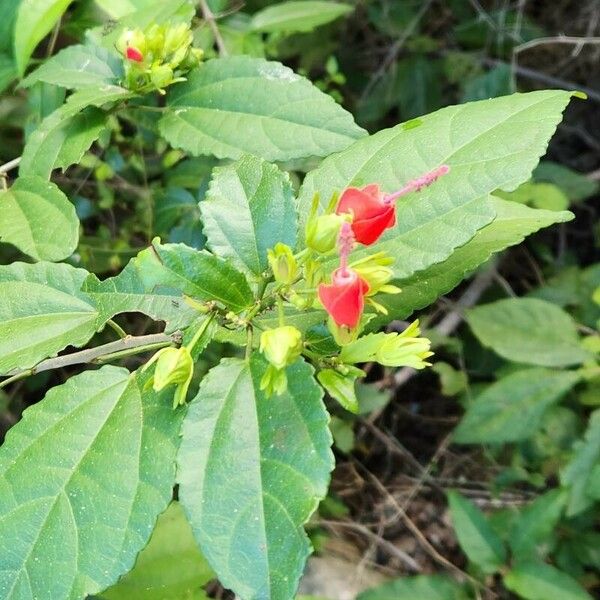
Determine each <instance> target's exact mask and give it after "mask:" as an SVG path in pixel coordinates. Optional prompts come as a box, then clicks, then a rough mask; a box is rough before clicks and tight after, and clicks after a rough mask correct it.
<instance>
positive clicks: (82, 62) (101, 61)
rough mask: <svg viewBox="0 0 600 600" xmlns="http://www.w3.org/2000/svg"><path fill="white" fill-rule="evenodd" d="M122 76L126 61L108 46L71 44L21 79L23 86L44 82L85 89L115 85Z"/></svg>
mask: <svg viewBox="0 0 600 600" xmlns="http://www.w3.org/2000/svg"><path fill="white" fill-rule="evenodd" d="M122 76H123V60H122V59H121V58H120V57H119V56H117V55H116V54H115V53H114V52H110V51H109V50H107V49H106V48H102V47H100V46H93V45H86V46H83V45H79V44H77V45H74V46H68V47H67V48H64V49H63V50H61V51H60V52H59V53H58V54H55V55H54V56H53V57H52V58H50V59H48V60H47V61H46V62H45V63H43V64H42V65H41V66H40V67H38V68H37V69H36V70H35V71H33V73H30V74H29V75H28V76H27V77H26V78H25V79H24V80H23V81H22V82H21V85H22V86H23V87H28V86H30V85H33V84H34V83H36V82H38V81H45V82H46V83H51V84H53V85H58V86H61V87H65V88H73V89H82V88H86V87H94V86H96V87H98V86H103V85H115V84H116V83H117V82H118V80H119V78H121V77H122Z"/></svg>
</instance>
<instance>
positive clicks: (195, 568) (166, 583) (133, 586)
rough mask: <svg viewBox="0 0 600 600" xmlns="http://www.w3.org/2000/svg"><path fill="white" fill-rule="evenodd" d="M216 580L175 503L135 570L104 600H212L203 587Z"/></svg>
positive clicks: (165, 514) (160, 523)
mask: <svg viewBox="0 0 600 600" xmlns="http://www.w3.org/2000/svg"><path fill="white" fill-rule="evenodd" d="M213 578H214V574H213V572H212V569H211V568H210V567H209V566H208V564H207V562H206V560H205V558H204V557H203V556H202V554H200V551H199V550H198V546H197V545H196V542H195V540H194V536H193V535H192V530H191V528H190V525H189V523H188V522H187V519H186V518H185V515H184V514H183V510H182V509H181V506H180V505H179V503H178V502H173V503H171V504H170V505H169V508H167V510H166V511H165V512H164V513H163V514H162V515H161V516H160V517H159V518H158V521H157V523H156V527H155V529H154V532H153V533H152V537H151V538H150V541H149V542H148V545H147V546H146V547H145V548H144V550H142V552H141V553H140V555H139V556H138V558H137V560H136V562H135V567H134V568H133V570H132V571H131V572H129V573H127V575H125V576H124V577H123V578H122V579H121V580H120V581H119V583H117V585H115V586H114V587H112V588H110V589H109V590H107V591H106V592H104V593H103V594H102V595H101V598H102V600H165V599H166V598H168V599H169V600H205V599H206V600H208V596H206V594H205V592H204V590H202V589H201V586H203V585H205V584H206V583H208V582H209V581H210V580H211V579H213Z"/></svg>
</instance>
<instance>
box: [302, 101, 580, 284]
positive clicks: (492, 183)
mask: <svg viewBox="0 0 600 600" xmlns="http://www.w3.org/2000/svg"><path fill="white" fill-rule="evenodd" d="M570 96H571V93H569V92H564V91H560V90H550V91H541V92H532V93H529V94H514V95H512V96H506V97H504V98H495V99H492V100H485V101H481V102H474V103H470V104H461V105H459V106H449V107H447V108H443V109H442V110H439V111H437V112H435V113H432V114H430V115H427V116H425V117H422V118H420V119H416V120H413V121H410V122H408V123H406V124H403V125H398V126H396V127H394V128H392V129H386V130H383V131H380V132H378V133H376V134H375V135H372V136H370V137H368V138H366V139H364V140H360V141H358V142H356V143H355V144H353V145H352V146H351V147H349V148H347V149H346V150H345V151H343V152H340V153H339V154H335V155H333V156H330V157H329V158H327V159H325V160H324V161H323V162H322V163H321V165H320V166H319V167H318V168H317V169H315V170H314V171H312V172H311V173H309V174H308V176H307V177H306V179H305V181H304V184H303V186H302V190H301V195H300V206H301V211H300V214H301V215H306V214H308V207H309V206H310V203H311V201H312V198H313V196H314V194H315V192H319V193H320V197H321V202H322V203H323V205H326V204H327V203H328V202H329V199H330V197H331V195H332V194H333V193H335V192H340V191H341V190H343V189H344V188H345V187H347V186H363V185H366V184H370V183H378V184H380V186H381V188H382V190H383V191H385V192H392V191H394V190H398V189H400V188H401V187H402V186H403V185H404V184H405V183H406V182H407V181H408V180H410V179H412V178H414V177H417V176H418V175H420V174H422V173H425V172H427V171H430V170H432V169H434V168H436V167H438V166H440V165H442V164H448V165H450V167H451V171H450V173H448V174H447V175H445V176H444V177H442V178H441V179H440V180H439V181H437V182H436V183H435V184H433V185H431V186H430V187H429V188H427V189H425V190H422V191H421V192H419V193H417V194H411V195H410V196H407V197H406V198H403V199H401V200H400V201H399V202H398V204H397V224H396V226H395V227H394V228H392V229H390V230H389V231H388V232H386V233H385V234H384V236H383V237H382V238H381V240H380V241H379V242H378V243H377V246H376V248H377V250H385V251H387V252H389V253H390V254H391V255H392V256H394V257H396V259H397V260H396V263H395V265H394V270H395V273H396V276H397V277H400V278H406V277H409V276H410V275H412V274H413V273H414V272H416V271H419V270H422V269H425V268H427V267H429V266H430V265H432V264H434V263H437V262H441V261H443V260H445V259H446V258H448V256H450V254H451V253H452V251H453V250H454V249H455V248H456V247H458V246H461V245H463V244H465V243H466V242H467V241H469V239H471V238H472V237H473V235H474V234H475V232H476V231H477V230H478V229H480V228H481V227H483V226H484V225H487V224H488V223H489V222H490V221H492V219H493V218H494V216H495V213H494V205H493V204H492V203H491V202H490V201H489V199H488V196H487V195H488V194H490V193H491V192H493V191H494V190H495V189H497V188H502V189H507V190H511V189H514V188H515V187H517V185H518V184H519V183H521V182H523V181H524V180H526V179H527V178H528V177H529V176H530V174H531V172H532V170H533V168H534V167H535V165H536V163H537V162H538V159H539V157H540V155H541V154H543V153H544V150H545V148H546V145H547V143H548V140H549V139H550V136H551V135H552V133H553V132H554V130H555V128H556V125H557V124H558V122H559V121H560V119H561V112H562V110H563V109H564V108H565V106H566V105H567V103H568V102H569V98H570ZM371 251H372V248H363V249H360V250H358V251H356V252H355V253H354V255H355V256H356V257H357V258H358V257H361V256H364V255H366V254H368V253H370V252H371Z"/></svg>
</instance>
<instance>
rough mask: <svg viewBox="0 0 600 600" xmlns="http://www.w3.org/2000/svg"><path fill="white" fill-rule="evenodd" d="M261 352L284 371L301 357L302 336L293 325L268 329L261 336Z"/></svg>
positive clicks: (277, 367)
mask: <svg viewBox="0 0 600 600" xmlns="http://www.w3.org/2000/svg"><path fill="white" fill-rule="evenodd" d="M260 351H261V352H262V353H263V354H264V355H265V358H266V359H267V360H268V361H269V362H270V363H271V364H272V365H273V366H274V367H275V368H276V369H280V370H281V369H284V368H285V367H287V366H288V365H290V364H292V363H293V362H294V361H295V360H296V359H297V358H298V357H299V356H300V354H301V352H302V334H301V333H300V332H299V331H298V330H297V329H296V328H295V327H292V326H291V325H282V326H281V327H277V328H276V329H267V330H266V331H263V333H262V335H261V336H260Z"/></svg>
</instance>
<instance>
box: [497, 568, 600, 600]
mask: <svg viewBox="0 0 600 600" xmlns="http://www.w3.org/2000/svg"><path fill="white" fill-rule="evenodd" d="M504 585H506V587H507V588H508V589H509V590H511V591H512V592H514V593H515V594H518V595H519V597H520V598H524V599H525V600H551V599H552V600H554V599H556V600H559V599H560V600H592V597H591V596H590V595H589V594H588V593H587V592H586V591H585V590H584V589H583V588H582V587H581V586H580V585H579V583H577V581H576V580H575V579H573V578H572V577H571V576H570V575H567V574H566V573H563V572H562V571H559V570H558V569H556V568H555V567H552V566H550V565H547V564H546V563H541V562H540V563H533V562H532V563H524V564H522V565H519V566H517V567H515V568H514V569H512V570H510V571H509V572H508V573H507V574H506V575H505V576H504Z"/></svg>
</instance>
